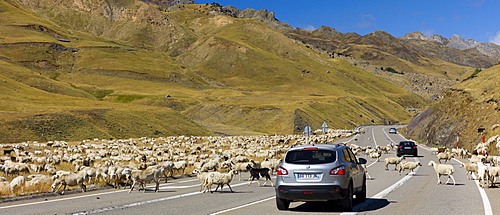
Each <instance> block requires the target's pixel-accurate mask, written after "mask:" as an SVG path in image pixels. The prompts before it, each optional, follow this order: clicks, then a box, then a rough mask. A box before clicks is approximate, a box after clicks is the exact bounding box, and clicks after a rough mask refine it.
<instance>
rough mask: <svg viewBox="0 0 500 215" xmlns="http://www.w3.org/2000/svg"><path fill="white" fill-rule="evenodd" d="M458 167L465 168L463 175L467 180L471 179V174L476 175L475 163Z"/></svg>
mask: <svg viewBox="0 0 500 215" xmlns="http://www.w3.org/2000/svg"><path fill="white" fill-rule="evenodd" d="M460 167H464V168H465V175H466V176H467V179H469V180H470V179H472V174H473V173H474V174H476V175H477V163H463V164H460Z"/></svg>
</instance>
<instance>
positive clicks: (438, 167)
mask: <svg viewBox="0 0 500 215" xmlns="http://www.w3.org/2000/svg"><path fill="white" fill-rule="evenodd" d="M429 166H433V167H434V171H436V174H437V179H438V183H437V184H438V185H439V184H441V180H440V179H439V177H441V176H442V175H446V176H448V180H446V183H445V184H448V181H449V180H450V178H451V179H452V180H453V185H455V184H456V183H455V178H453V173H454V172H455V168H453V166H452V165H450V164H438V163H436V162H434V161H429Z"/></svg>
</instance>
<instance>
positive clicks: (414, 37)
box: [401, 31, 430, 40]
mask: <svg viewBox="0 0 500 215" xmlns="http://www.w3.org/2000/svg"><path fill="white" fill-rule="evenodd" d="M401 38H402V39H407V40H429V39H430V38H429V37H427V36H425V35H424V34H422V33H420V32H418V31H417V32H412V33H407V34H405V35H404V36H402V37H401Z"/></svg>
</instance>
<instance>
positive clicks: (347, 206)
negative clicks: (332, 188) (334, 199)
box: [340, 184, 353, 211]
mask: <svg viewBox="0 0 500 215" xmlns="http://www.w3.org/2000/svg"><path fill="white" fill-rule="evenodd" d="M352 197H353V194H352V184H349V188H348V189H347V195H346V196H345V198H343V199H341V200H340V207H341V208H342V210H344V211H352Z"/></svg>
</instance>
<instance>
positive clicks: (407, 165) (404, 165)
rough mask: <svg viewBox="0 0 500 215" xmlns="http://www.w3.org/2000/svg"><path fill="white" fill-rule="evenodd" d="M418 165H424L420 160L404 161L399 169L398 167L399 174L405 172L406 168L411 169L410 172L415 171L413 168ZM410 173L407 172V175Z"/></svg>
mask: <svg viewBox="0 0 500 215" xmlns="http://www.w3.org/2000/svg"><path fill="white" fill-rule="evenodd" d="M418 166H422V164H421V163H420V162H412V161H403V162H401V163H400V164H399V169H398V172H399V175H401V172H403V173H405V169H409V170H410V172H411V173H413V170H414V169H415V168H417V167H418ZM410 172H408V173H410ZM408 173H406V175H408Z"/></svg>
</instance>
